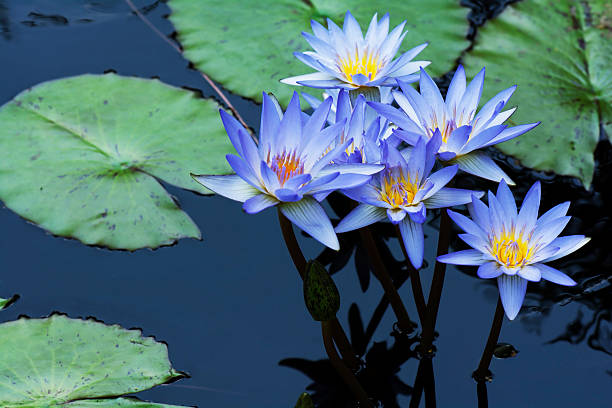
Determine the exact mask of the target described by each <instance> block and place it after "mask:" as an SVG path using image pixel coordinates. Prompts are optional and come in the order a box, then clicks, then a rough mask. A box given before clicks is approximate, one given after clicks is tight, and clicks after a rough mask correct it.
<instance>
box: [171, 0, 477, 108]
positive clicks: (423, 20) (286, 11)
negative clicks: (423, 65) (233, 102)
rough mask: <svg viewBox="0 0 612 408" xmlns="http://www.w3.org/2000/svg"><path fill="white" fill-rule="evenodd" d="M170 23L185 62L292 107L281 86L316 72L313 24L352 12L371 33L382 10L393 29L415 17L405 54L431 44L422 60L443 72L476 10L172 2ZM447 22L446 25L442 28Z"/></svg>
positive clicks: (291, 0) (437, 0) (329, 2)
mask: <svg viewBox="0 0 612 408" xmlns="http://www.w3.org/2000/svg"><path fill="white" fill-rule="evenodd" d="M168 5H169V6H170V8H171V9H172V14H171V15H170V20H171V21H172V23H173V24H174V26H175V27H176V30H177V32H178V38H179V41H180V42H181V44H182V46H183V48H184V50H185V57H186V58H187V59H189V60H190V61H192V62H193V63H194V64H195V65H196V67H197V68H198V69H199V70H200V71H202V72H205V73H206V74H208V75H209V76H210V77H211V78H212V79H214V80H215V81H217V82H219V83H221V84H222V85H223V86H224V87H225V88H227V89H228V90H230V91H231V92H234V93H236V94H239V95H242V96H245V97H247V98H251V99H255V100H256V101H258V102H260V101H261V92H262V91H266V92H272V93H273V94H274V95H276V96H277V98H278V99H279V101H280V102H281V103H282V104H283V105H285V106H286V105H287V103H288V102H289V99H290V98H291V94H292V93H293V90H294V89H296V88H294V87H291V86H287V85H283V84H281V83H279V81H280V80H281V79H283V78H287V77H290V76H294V75H300V74H306V73H309V72H312V69H311V68H309V67H308V66H306V65H304V64H302V63H301V62H299V61H298V60H297V59H296V58H295V57H294V56H293V52H295V51H307V50H310V49H311V48H310V46H309V45H308V44H307V43H306V41H305V40H304V39H303V38H302V36H301V32H302V31H308V32H310V31H311V29H310V20H312V19H315V20H317V21H319V22H321V23H324V24H325V22H324V21H325V18H326V17H329V18H331V19H332V20H334V21H335V22H336V23H338V24H342V22H343V20H344V13H346V11H347V10H350V11H351V13H352V14H353V15H354V16H355V18H356V19H357V20H358V21H359V23H360V25H361V27H362V30H363V32H365V31H366V29H367V27H368V24H369V22H370V19H371V18H372V15H373V14H374V13H375V12H378V14H379V17H382V15H383V14H384V13H386V12H389V14H390V18H391V27H394V26H395V25H397V24H399V23H400V22H401V21H403V20H407V26H406V30H408V35H407V36H406V38H405V39H404V42H403V44H402V47H401V48H400V51H407V50H409V49H410V48H413V47H415V46H417V45H419V44H422V43H423V42H425V41H429V43H430V45H429V46H428V47H427V48H426V49H425V51H423V52H422V53H421V54H419V57H418V59H419V60H422V59H425V60H430V61H434V63H433V64H432V65H431V70H432V72H433V73H434V74H435V75H439V74H442V73H444V72H446V71H448V70H449V69H451V68H452V66H453V64H454V61H455V60H456V59H457V57H458V56H459V54H460V53H461V51H462V50H463V49H465V48H466V47H467V46H468V42H467V40H466V39H465V35H466V33H467V29H468V22H467V19H466V16H467V13H468V10H467V9H466V8H463V7H461V6H460V5H459V2H458V1H455V0H430V1H427V2H423V1H416V0H389V1H386V2H385V3H384V5H382V4H381V3H377V2H372V1H369V0H325V1H322V0H313V1H303V0H280V1H268V2H265V4H262V3H261V2H257V1H241V0H227V1H223V2H219V1H213V0H200V1H192V0H170V1H169V3H168ZM440 22H443V23H440Z"/></svg>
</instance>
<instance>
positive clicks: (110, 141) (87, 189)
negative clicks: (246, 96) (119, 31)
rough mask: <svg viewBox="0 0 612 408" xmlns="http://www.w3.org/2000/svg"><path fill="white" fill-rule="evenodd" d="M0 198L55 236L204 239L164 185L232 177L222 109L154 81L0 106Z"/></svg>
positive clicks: (126, 81) (53, 90)
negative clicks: (203, 176) (198, 175)
mask: <svg viewBox="0 0 612 408" xmlns="http://www.w3.org/2000/svg"><path fill="white" fill-rule="evenodd" d="M0 123H2V126H1V127H0V143H1V144H2V146H3V149H2V150H1V151H0V199H1V200H2V201H4V203H5V204H6V206H7V207H8V208H10V209H11V210H13V211H15V212H16V213H18V214H19V215H21V216H22V217H24V218H26V219H28V220H31V221H32V222H34V223H36V224H38V225H40V226H41V227H42V228H45V229H46V230H48V231H49V232H51V233H52V234H54V235H59V236H63V237H71V238H76V239H78V240H80V241H81V242H83V243H85V244H88V245H98V246H104V247H108V248H113V249H128V250H135V249H138V248H144V247H149V248H156V247H159V246H162V245H169V244H172V243H174V242H176V240H178V239H180V238H200V231H199V230H198V227H197V226H196V225H195V224H194V222H193V221H192V220H191V219H190V218H189V216H188V215H187V214H185V213H184V212H183V211H181V209H180V208H179V207H178V206H177V204H176V202H175V200H174V199H173V198H172V197H171V196H170V195H169V194H168V193H167V192H166V190H164V188H163V187H162V185H161V184H160V181H164V182H167V183H169V184H172V185H175V186H178V187H181V188H184V189H188V190H192V191H195V192H198V193H204V194H206V193H210V192H209V191H208V190H206V189H204V188H203V187H202V186H200V185H199V184H198V183H196V182H195V181H194V180H193V179H191V177H190V176H189V174H190V172H195V173H201V174H228V173H231V170H230V168H229V167H228V165H227V163H226V162H225V158H224V156H225V154H226V153H231V152H233V151H234V150H233V147H232V146H231V144H230V142H229V140H228V138H227V136H226V134H225V131H224V130H223V126H222V124H221V121H220V119H219V113H218V105H217V104H216V103H215V102H213V101H212V100H204V99H201V98H199V97H197V96H196V95H195V94H194V93H192V92H189V91H185V90H182V89H179V88H174V87H171V86H168V85H165V84H162V83H161V82H159V81H157V80H146V79H139V78H126V77H121V76H118V75H114V74H108V75H83V76H77V77H73V78H66V79H60V80H56V81H50V82H46V83H43V84H40V85H38V86H36V87H34V88H32V89H29V90H27V91H24V92H22V93H21V94H19V95H17V96H16V97H15V99H13V100H12V101H11V102H9V103H7V104H6V105H4V106H3V107H2V108H0Z"/></svg>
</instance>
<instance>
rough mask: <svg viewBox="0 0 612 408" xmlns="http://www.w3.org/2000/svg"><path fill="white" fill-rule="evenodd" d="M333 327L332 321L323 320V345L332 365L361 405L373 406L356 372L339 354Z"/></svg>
mask: <svg viewBox="0 0 612 408" xmlns="http://www.w3.org/2000/svg"><path fill="white" fill-rule="evenodd" d="M332 332H333V328H332V326H331V322H322V323H321V333H322V335H323V345H324V346H325V351H326V352H327V355H328V357H329V360H330V361H331V363H332V365H333V366H334V368H335V369H336V372H337V373H338V374H339V375H340V377H342V380H344V382H345V384H346V385H347V386H348V387H349V389H350V390H351V392H352V393H353V395H355V396H356V397H357V400H358V401H359V404H360V406H363V407H373V405H372V403H371V402H370V400H369V399H368V395H367V394H366V392H365V391H364V390H363V388H362V387H361V384H359V381H358V380H357V377H355V374H353V373H352V372H351V370H349V369H348V367H346V366H345V365H344V363H343V362H342V360H341V359H340V357H339V356H338V353H337V352H336V348H335V347H334V341H333V339H332Z"/></svg>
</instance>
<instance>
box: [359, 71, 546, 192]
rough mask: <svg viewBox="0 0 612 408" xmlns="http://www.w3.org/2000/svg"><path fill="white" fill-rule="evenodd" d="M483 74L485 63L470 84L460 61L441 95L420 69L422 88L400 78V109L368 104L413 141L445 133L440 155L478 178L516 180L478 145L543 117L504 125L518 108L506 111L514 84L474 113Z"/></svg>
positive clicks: (509, 135)
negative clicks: (418, 90)
mask: <svg viewBox="0 0 612 408" xmlns="http://www.w3.org/2000/svg"><path fill="white" fill-rule="evenodd" d="M484 77H485V69H484V68H483V69H482V70H481V71H480V72H479V73H478V74H477V75H476V77H474V79H473V80H472V82H470V84H469V85H466V79H465V71H464V69H463V67H462V66H461V65H460V66H459V68H457V71H455V75H454V76H453V79H452V80H451V83H450V85H449V87H448V92H447V94H446V99H443V98H442V95H441V94H440V90H439V89H438V86H437V85H436V83H435V82H434V81H433V80H432V79H431V77H430V76H429V75H428V74H427V73H426V72H425V71H424V70H423V69H421V77H420V81H419V87H420V93H419V92H417V91H416V90H415V89H414V88H413V87H412V86H410V85H408V84H407V83H405V82H402V81H398V84H399V86H400V88H401V90H402V91H401V92H399V91H394V92H393V96H394V98H395V101H396V102H397V103H398V105H399V106H400V108H401V110H398V109H396V108H393V107H391V106H389V105H385V104H380V103H375V102H370V105H371V106H372V107H373V108H374V109H376V111H377V112H378V113H380V114H381V115H383V116H384V117H386V118H387V119H389V120H390V121H392V122H394V123H395V124H396V125H397V126H398V127H399V128H400V129H399V130H397V131H396V132H395V133H396V135H397V136H398V137H399V138H401V139H402V140H404V141H406V142H407V143H408V144H410V145H414V144H415V143H416V142H417V141H418V140H419V139H421V138H425V139H426V140H427V139H429V138H431V137H432V135H433V134H434V132H435V131H436V130H439V131H440V132H441V133H442V144H441V146H440V150H439V152H438V158H439V159H440V160H442V161H443V162H447V163H448V164H457V165H458V166H459V168H460V169H461V170H463V171H465V172H467V173H470V174H473V175H475V176H478V177H482V178H485V179H488V180H493V181H497V182H499V181H500V180H502V179H505V180H506V181H507V182H508V183H509V184H514V182H513V181H512V180H511V179H510V177H508V175H507V174H506V173H505V172H504V171H503V170H502V169H501V168H500V167H499V166H498V165H497V164H495V162H494V161H493V160H492V159H491V158H490V157H489V156H487V155H486V154H485V153H483V152H478V151H476V150H477V149H481V148H483V147H487V146H492V145H496V144H498V143H501V142H505V141H506V140H510V139H514V138H515V137H517V136H520V135H522V134H523V133H525V132H527V131H529V130H531V129H533V128H534V127H535V126H537V125H538V124H539V123H540V122H536V123H529V124H526V125H518V126H513V127H507V126H506V125H504V124H503V123H504V122H505V121H506V120H507V119H508V118H509V117H510V116H511V115H512V114H513V113H514V111H515V110H516V108H511V109H508V110H506V111H503V112H502V109H503V108H504V106H505V105H506V103H507V102H508V99H510V96H512V93H513V92H514V90H515V89H516V86H511V87H510V88H508V89H505V90H503V91H501V92H500V93H498V94H497V95H496V96H494V97H493V98H491V100H489V101H488V102H487V103H486V104H485V105H484V106H483V107H482V108H481V109H480V111H479V112H478V113H476V109H477V107H478V102H479V101H480V95H481V93H482V87H483V83H484Z"/></svg>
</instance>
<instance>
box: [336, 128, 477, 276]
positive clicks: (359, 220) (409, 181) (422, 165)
mask: <svg viewBox="0 0 612 408" xmlns="http://www.w3.org/2000/svg"><path fill="white" fill-rule="evenodd" d="M441 142H442V136H441V135H440V132H436V133H435V135H434V136H433V137H432V138H431V139H430V140H429V141H428V142H425V141H424V140H419V141H418V142H417V143H416V146H415V147H414V149H412V151H411V153H410V156H409V158H408V159H407V160H406V158H404V156H403V155H402V154H401V153H400V152H399V151H398V150H397V149H396V148H395V147H393V146H390V145H389V144H387V143H384V144H383V160H382V163H383V164H385V169H384V170H383V171H381V172H380V173H379V174H377V175H375V176H373V177H372V179H371V180H370V182H369V183H367V184H364V185H362V186H360V187H357V188H354V189H350V190H343V192H344V194H346V195H347V196H349V197H350V198H352V199H353V200H355V201H357V202H359V203H360V204H359V205H358V206H357V207H356V208H355V209H354V210H353V211H351V212H350V213H349V214H348V215H347V216H346V217H345V218H344V219H343V220H342V221H340V223H339V224H338V226H337V227H336V232H346V231H352V230H355V229H358V228H362V227H365V226H367V225H370V224H373V223H375V222H378V221H382V220H384V219H386V218H388V219H389V220H390V221H391V222H392V223H393V224H397V225H399V229H400V232H401V235H402V239H403V241H404V246H405V247H406V252H407V253H408V257H409V258H410V261H411V262H412V265H414V267H415V268H420V267H421V265H422V264H423V251H424V236H423V223H424V222H425V220H426V209H432V208H444V207H452V206H455V205H460V204H466V203H468V202H470V200H471V197H472V195H474V194H476V195H478V196H482V194H483V193H482V192H476V191H471V190H462V189H456V188H449V187H445V186H446V184H447V183H448V182H449V181H450V180H451V179H452V178H453V177H454V176H455V173H456V172H457V166H449V167H445V168H443V169H441V170H439V171H437V172H435V173H433V174H430V173H431V170H432V169H433V166H434V164H435V155H436V152H437V151H438V148H439V147H440V143H441Z"/></svg>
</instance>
